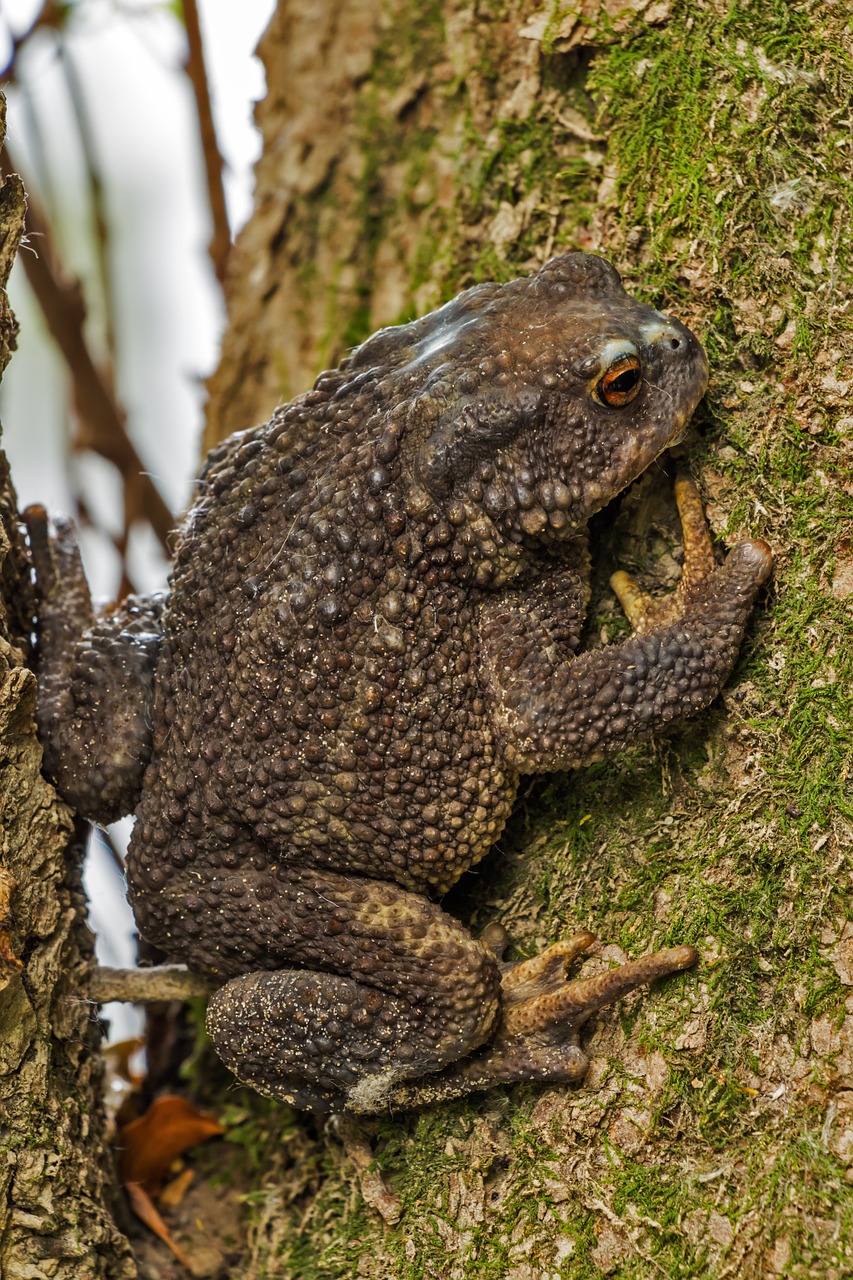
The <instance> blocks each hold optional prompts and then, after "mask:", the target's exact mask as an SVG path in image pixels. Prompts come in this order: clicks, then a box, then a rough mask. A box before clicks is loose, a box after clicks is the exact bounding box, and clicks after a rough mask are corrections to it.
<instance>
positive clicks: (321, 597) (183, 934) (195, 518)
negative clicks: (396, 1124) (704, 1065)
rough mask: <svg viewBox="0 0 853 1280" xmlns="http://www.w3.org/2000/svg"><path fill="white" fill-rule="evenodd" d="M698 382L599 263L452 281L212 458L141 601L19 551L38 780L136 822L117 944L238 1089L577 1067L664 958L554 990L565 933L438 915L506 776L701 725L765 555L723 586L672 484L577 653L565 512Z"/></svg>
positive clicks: (580, 543) (282, 1091)
mask: <svg viewBox="0 0 853 1280" xmlns="http://www.w3.org/2000/svg"><path fill="white" fill-rule="evenodd" d="M706 381H707V363H706V360H705V356H704V353H703V351H702V348H701V347H700V345H699V343H698V341H697V340H696V338H695V337H694V336H693V334H692V333H690V331H689V330H688V329H686V328H685V327H684V326H683V325H682V324H680V323H679V322H678V321H677V320H672V319H670V318H668V317H667V316H664V315H662V314H660V313H659V312H657V311H654V310H652V309H651V308H650V307H647V306H644V305H642V304H640V303H638V302H635V301H634V300H633V299H631V298H630V297H628V295H627V294H626V293H625V291H624V289H623V287H622V284H621V281H620V279H619V276H618V275H617V273H616V271H615V270H614V269H613V268H612V267H611V266H610V265H609V264H608V263H606V262H604V261H603V260H602V259H600V258H596V257H592V256H588V255H584V254H567V255H565V256H563V257H558V258H554V259H553V260H552V261H551V262H549V263H547V264H546V265H545V266H544V267H542V269H541V270H540V271H538V272H537V273H536V274H535V275H532V276H530V277H529V278H527V279H522V280H514V281H511V282H510V283H509V284H503V285H496V284H483V285H479V286H477V287H476V288H473V289H469V290H468V291H467V292H465V293H463V294H461V295H460V296H459V297H458V298H456V299H455V300H454V301H452V302H450V303H448V304H447V305H446V306H445V307H442V308H441V309H440V310H439V311H436V312H434V313H433V314H432V315H428V316H426V317H425V318H424V319H422V320H417V321H415V322H413V323H412V324H408V325H403V326H400V327H397V328H390V329H385V330H382V331H381V332H380V333H377V334H376V335H374V337H372V338H370V339H369V340H368V341H367V342H365V343H364V344H363V345H362V346H361V347H359V348H358V349H357V350H356V351H355V352H353V354H352V355H351V356H350V357H349V358H348V359H347V360H345V361H344V363H343V364H342V365H341V366H340V368H338V369H336V370H334V371H332V372H329V373H324V374H322V375H321V376H320V377H319V378H318V380H317V382H316V385H315V387H314V389H313V390H312V391H310V392H308V393H307V394H305V395H302V396H300V397H298V398H297V399H296V400H294V401H293V403H292V404H290V405H288V406H286V407H285V408H282V409H279V410H277V411H276V413H275V414H274V415H273V417H272V419H271V420H270V422H268V423H267V424H265V425H264V426H261V427H257V428H254V429H252V430H249V431H245V432H242V433H240V434H238V435H236V436H234V437H233V438H232V439H230V440H228V441H227V442H226V443H225V444H224V445H222V446H221V447H220V448H218V449H215V450H214V451H213V452H212V453H211V455H210V456H209V458H208V460H207V464H206V466H205V468H204V471H203V473H202V476H201V478H200V480H199V483H198V492H197V496H196V500H195V502H194V504H193V506H192V509H191V510H190V513H189V515H188V517H187V519H186V522H185V524H184V527H183V530H182V533H181V536H180V539H179V541H178V544H177V553H176V558H175V565H174V570H173V573H172V577H171V583H170V591H169V594H168V597H167V598H166V600H165V601H164V602H162V603H161V602H158V601H145V600H135V601H130V602H128V603H127V604H126V605H125V606H124V607H123V608H122V609H120V610H118V611H117V612H115V613H112V614H111V615H109V616H107V617H104V618H102V619H100V620H98V621H93V618H92V614H91V606H90V603H89V598H88V592H87V591H86V589H85V583H84V581H83V577H82V572H81V570H80V567H79V561H78V558H77V555H76V550H75V548H74V545H73V540H72V539H71V537H70V534H69V532H68V529H67V526H60V528H59V532H58V534H57V535H56V537H55V538H54V539H53V542H52V543H49V542H48V539H47V537H46V531H45V528H44V525H43V523H42V521H41V520H40V519H39V517H38V515H36V516H34V517H33V518H32V519H31V534H32V543H33V550H34V557H35V560H36V567H37V573H38V579H39V583H40V588H41V595H42V600H41V611H40V637H41V649H42V655H43V667H42V673H41V674H42V681H41V683H42V702H41V710H40V718H41V725H42V730H43V735H44V738H45V742H46V757H47V762H48V767H49V769H50V770H51V772H52V774H53V776H54V777H55V778H56V780H57V782H58V783H59V786H60V788H61V790H62V791H63V793H64V794H65V795H66V796H67V797H68V799H69V800H70V801H71V802H72V803H74V804H75V805H76V806H77V807H78V809H80V811H81V812H82V813H84V814H85V815H86V816H88V817H90V818H92V819H94V820H97V821H108V820H110V819H113V818H116V817H117V816H119V815H120V814H126V813H129V812H131V811H133V810H135V812H136V819H137V821H136V827H135V830H134V833H133V838H132V842H131V850H130V854H129V863H128V875H129V881H130V889H131V897H132V901H133V906H134V909H135V912H136V917H137V920H138V923H139V927H140V929H141V931H142V934H143V936H144V937H146V938H148V939H150V940H151V941H152V942H154V943H156V944H157V945H158V946H159V947H160V948H162V950H163V951H164V952H166V953H167V955H168V956H169V957H171V958H173V959H177V960H184V961H186V962H187V963H188V964H189V965H190V966H192V967H194V968H197V969H201V970H204V971H206V972H209V973H211V974H214V975H218V976H220V977H221V978H222V981H223V985H222V986H221V988H220V989H219V990H218V991H217V992H216V994H215V995H214V996H213V998H212V999H211V1001H210V1006H209V1011H208V1026H209V1028H210V1032H211V1035H212V1037H213V1041H214V1044H215V1045H216V1047H217V1049H218V1051H219V1053H220V1054H221V1056H222V1057H223V1058H224V1060H225V1061H226V1062H227V1063H228V1064H229V1066H231V1067H232V1069H233V1070H234V1072H235V1073H236V1074H237V1075H238V1076H239V1077H240V1079H241V1080H244V1081H246V1082H248V1083H250V1084H252V1085H254V1087H255V1088H257V1089H258V1090H260V1091H261V1092H262V1093H267V1094H270V1095H273V1096H275V1097H279V1098H284V1099H286V1100H287V1101H289V1102H294V1103H295V1104H296V1105H297V1106H301V1107H309V1108H318V1109H325V1108H329V1107H332V1108H338V1109H340V1108H347V1109H350V1110H352V1111H360V1112H372V1111H376V1110H380V1109H383V1108H386V1107H388V1106H403V1105H412V1104H415V1103H417V1102H419V1101H425V1100H433V1099H438V1098H442V1097H450V1096H453V1095H456V1094H461V1093H465V1092H467V1091H469V1090H471V1089H475V1088H482V1087H484V1086H488V1085H490V1084H492V1083H494V1082H497V1081H509V1080H520V1079H525V1080H550V1081H574V1080H577V1079H579V1078H580V1077H581V1076H582V1074H583V1071H584V1069H585V1065H586V1059H585V1057H584V1055H583V1053H582V1051H581V1049H580V1047H579V1045H578V1031H579V1028H580V1027H581V1026H582V1024H583V1023H584V1021H585V1020H586V1019H587V1018H588V1017H589V1015H590V1014H591V1013H592V1012H593V1011H594V1010H595V1009H598V1008H600V1007H601V1006H602V1005H603V1004H606V1003H608V1002H609V1001H612V1000H614V999H615V998H617V997H618V996H619V995H620V994H621V993H623V992H625V991H627V990H630V989H631V988H632V987H635V986H637V985H638V984H640V983H643V982H647V981H648V980H650V979H651V978H653V977H655V976H658V975H661V974H665V973H670V972H673V971H675V970H678V969H682V968H685V967H686V966H688V965H690V964H691V963H693V961H694V959H695V952H694V951H693V949H692V948H690V947H680V948H676V949H674V950H672V951H665V952H661V953H658V954H656V955H653V956H646V957H645V958H643V959H641V960H638V961H634V962H631V963H629V964H626V965H624V966H622V967H621V968H618V969H614V970H611V971H610V972H608V973H605V974H603V975H601V976H599V977H595V978H591V979H584V980H576V981H574V982H572V981H567V980H566V977H565V970H566V966H567V963H568V961H569V960H570V959H571V958H573V957H574V956H576V955H578V954H579V953H580V952H581V951H582V950H583V949H584V948H585V947H586V946H588V945H589V943H590V941H591V940H592V939H591V937H590V935H588V934H580V935H578V936H577V937H576V938H573V939H572V940H571V941H569V942H566V943H561V944H557V945H556V946H554V947H552V948H550V949H549V950H548V951H546V952H545V953H544V955H542V956H540V957H538V958H536V959H534V960H530V961H526V962H524V963H522V964H519V965H516V966H514V967H512V966H502V965H500V964H499V963H498V960H497V958H496V955H495V953H494V950H492V949H490V947H489V946H488V945H486V944H485V943H484V942H481V941H476V940H475V939H474V938H472V937H471V936H470V934H469V933H468V932H467V931H466V930H465V929H464V928H463V927H462V926H461V925H460V924H458V923H457V921H456V920H454V919H452V918H451V917H450V916H448V915H447V914H445V913H444V912H443V911H442V909H441V908H440V907H439V906H438V905H437V904H436V902H435V900H434V899H435V897H436V896H438V895H440V894H442V893H443V892H444V891H445V890H447V889H448V888H449V887H450V885H452V884H453V883H454V882H455V881H456V880H457V879H458V877H459V876H460V875H461V874H462V872H463V871H465V870H466V869H467V868H469V867H471V866H472V865H473V864H474V863H476V862H477V861H478V860H479V859H480V858H482V857H483V855H484V854H485V853H486V851H487V850H488V849H489V847H490V846H491V845H492V844H493V842H494V841H495V839H496V838H497V837H498V835H499V834H500V832H501V830H502V828H503V826H504V823H505V821H506V818H507V815H508V813H509V811H510V806H511V805H512V802H513V798H514V796H515V793H516V788H517V785H518V781H519V777H520V775H521V774H524V773H531V772H539V771H543V770H554V769H565V768H571V767H574V766H575V765H579V764H582V763H584V762H587V761H591V760H597V759H601V758H602V757H603V756H606V755H608V754H611V753H614V752H616V751H618V750H619V749H620V748H622V747H623V746H625V745H627V744H629V743H632V742H635V741H636V740H638V739H639V738H642V737H644V736H646V735H648V734H650V733H651V732H653V731H654V730H655V729H657V728H659V727H660V726H662V725H665V724H667V723H669V722H670V721H672V720H674V719H677V718H679V717H683V716H686V715H689V714H690V713H691V712H694V711H696V710H697V709H699V708H701V707H704V706H706V705H707V704H708V703H709V702H710V701H711V699H712V698H713V697H714V696H715V694H716V693H717V691H718V690H719V688H720V686H721V684H722V683H723V681H724V680H725V679H726V677H727V675H728V673H729V671H730V670H731V667H732V664H733V662H734V660H735V656H736V654H737V651H738V646H739V644H740V641H741V636H742V633H743V628H744V624H745V621H746V618H747V616H748V614H749V612H750V608H751V606H752V602H753V600H754V597H755V594H756V590H757V588H758V586H759V584H760V583H762V582H763V581H764V580H765V579H766V577H767V576H768V574H769V572H770V567H771V556H770V552H769V550H768V548H767V547H766V546H765V544H763V543H761V542H742V543H740V544H739V545H738V546H737V547H735V549H734V550H733V551H732V552H731V553H730V554H729V556H728V558H727V559H726V561H725V563H724V564H723V565H722V566H717V564H716V562H715V560H714V557H713V554H712V551H711V546H710V540H709V537H708V533H707V530H706V527H705V523H704V518H703V515H702V511H701V507H700V505H699V501H698V497H697V495H696V491H695V489H694V488H693V486H692V485H691V484H690V482H689V481H687V480H680V481H679V482H678V483H677V485H676V497H677V500H678V505H679V510H680V513H681V518H682V524H683V528H684V543H685V568H684V575H683V579H682V582H681V584H680V586H679V588H678V590H677V591H675V592H674V593H673V595H672V596H671V597H669V598H668V599H666V600H654V601H653V600H650V599H648V598H647V597H645V596H643V595H642V593H640V592H639V590H638V589H637V587H636V586H635V584H634V583H633V582H632V581H631V580H630V579H628V578H627V577H626V576H625V575H624V574H622V575H616V577H615V579H614V585H615V587H616V589H617V592H618V594H619V597H620V599H621V601H622V603H623V605H624V607H625V609H626V612H627V614H628V616H629V618H630V620H631V621H632V623H633V624H634V625H635V627H636V631H635V633H634V634H633V635H632V636H631V638H630V639H627V640H625V641H624V642H623V643H620V644H616V645H612V646H610V647H608V648H604V649H600V650H595V651H591V652H587V653H583V654H580V655H579V656H576V651H577V649H578V647H579V642H580V629H581V625H582V621H583V616H584V609H585V606H586V602H587V598H588V556H587V549H586V535H585V529H586V524H587V521H588V520H589V518H590V516H592V515H593V514H594V513H595V512H596V511H598V510H599V509H600V508H601V507H603V506H604V505H605V504H606V503H607V502H608V501H609V500H610V499H611V498H612V497H614V495H616V494H618V493H619V492H620V491H621V490H622V489H624V487H625V486H626V485H628V484H629V483H630V482H631V481H632V480H634V478H635V477H636V476H638V475H639V474H640V473H641V472H642V471H643V470H644V469H645V468H646V467H648V466H649V464H650V463H651V462H652V461H653V460H654V459H655V458H657V457H658V455H659V454H660V453H661V452H662V450H664V449H666V448H667V446H668V445H671V444H672V443H673V442H674V441H676V440H677V439H678V438H679V436H680V435H681V433H682V431H683V428H684V426H685V423H686V422H687V420H688V418H689V416H690V414H691V413H692V412H693V409H694V408H695V406H696V404H697V402H698V400H699V398H700V397H701V395H702V393H703V392H704V389H705V386H706Z"/></svg>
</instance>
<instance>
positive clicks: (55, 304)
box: [0, 153, 175, 549]
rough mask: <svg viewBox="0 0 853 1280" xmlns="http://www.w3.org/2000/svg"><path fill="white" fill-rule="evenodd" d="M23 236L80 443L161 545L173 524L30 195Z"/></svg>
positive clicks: (1, 160)
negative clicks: (102, 463)
mask: <svg viewBox="0 0 853 1280" xmlns="http://www.w3.org/2000/svg"><path fill="white" fill-rule="evenodd" d="M13 172H14V169H13V168H12V166H11V165H10V164H9V161H8V153H4V154H0V173H2V174H3V175H10V174H12V173H13ZM27 236H28V239H29V246H28V247H29V248H30V250H34V252H28V253H27V252H25V253H22V254H21V255H20V258H21V262H22V264H23V267H24V270H25V271H26V273H27V279H28V280H29V282H30V286H31V287H32V290H33V293H34V294H35V295H36V299H37V301H38V304H39V306H40V307H41V310H42V313H43V315H44V318H45V321H46V322H47V327H48V329H49V330H50V332H51V335H52V336H53V338H54V340H55V342H56V344H57V346H58V347H59V349H60V351H61V352H62V355H63V357H64V359H65V363H66V364H67V366H68V371H69V373H70V376H71V385H72V388H73V393H74V402H75V407H76V410H77V415H78V418H79V421H80V427H81V430H80V443H81V444H82V445H83V446H84V447H85V448H89V449H92V450H93V451H94V452H95V453H98V454H100V456H101V457H102V458H106V459H107V461H108V462H111V463H112V464H113V465H114V466H115V467H116V468H117V470H118V472H119V474H120V476H121V478H122V482H123V485H124V507H125V523H126V526H128V527H129V526H130V525H131V524H132V523H133V522H134V521H135V520H139V519H146V520H148V521H150V523H151V526H152V528H153V529H154V532H155V533H156V535H157V538H158V539H159V541H160V543H161V545H162V546H163V547H164V548H166V549H168V546H167V539H168V537H169V534H170V532H171V531H172V529H173V528H174V524H175V521H174V517H173V516H172V513H171V511H170V510H169V508H168V507H167V505H166V503H165V502H164V500H163V498H162V497H161V495H160V493H159V491H158V489H157V488H156V486H155V484H154V483H153V481H152V480H151V477H150V476H149V475H148V474H147V473H146V472H145V471H144V470H143V464H142V459H141V458H140V457H139V454H138V453H137V452H136V449H135V447H134V445H133V443H132V441H131V439H130V437H129V435H128V434H127V427H126V425H125V414H124V411H123V410H122V409H121V407H120V406H119V404H118V401H117V400H116V397H115V393H114V391H113V388H112V386H111V385H110V382H109V380H108V379H107V377H106V376H105V375H104V373H103V372H102V371H101V370H99V369H98V367H97V365H96V364H95V361H94V359H93V357H92V354H91V352H90V350H89V347H88V344H87V342H86V337H85V332H84V323H85V319H86V306H85V303H84V301H83V295H82V292H81V290H80V285H79V283H78V282H77V281H76V280H74V281H72V280H69V279H68V277H67V276H66V274H65V273H64V271H63V270H62V267H61V266H60V263H59V260H58V256H57V253H56V248H55V245H54V243H53V237H52V235H51V232H50V228H49V226H48V223H47V219H46V218H45V217H44V215H43V214H42V212H41V210H40V209H39V208H38V206H37V204H36V203H35V202H34V200H33V199H32V197H30V198H29V205H28V209H27Z"/></svg>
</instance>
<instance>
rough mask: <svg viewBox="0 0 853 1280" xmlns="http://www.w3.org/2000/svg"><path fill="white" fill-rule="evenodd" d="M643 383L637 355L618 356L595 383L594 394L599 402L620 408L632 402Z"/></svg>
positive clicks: (613, 407)
mask: <svg viewBox="0 0 853 1280" xmlns="http://www.w3.org/2000/svg"><path fill="white" fill-rule="evenodd" d="M642 385H643V375H642V374H641V372H640V362H639V360H638V359H637V357H636V356H629V355H623V356H617V357H616V359H615V360H613V361H612V362H611V364H610V365H609V366H608V368H607V369H606V370H605V372H604V373H603V374H602V375H601V377H600V378H599V380H598V382H597V383H596V384H595V390H594V392H593V395H594V396H595V398H596V400H598V402H599V404H607V405H610V407H611V408H612V409H619V408H621V407H622V405H623V404H630V402H631V401H632V400H633V399H634V396H635V395H636V394H637V392H638V391H639V390H640V387H641V386H642Z"/></svg>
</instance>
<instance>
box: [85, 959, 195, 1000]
mask: <svg viewBox="0 0 853 1280" xmlns="http://www.w3.org/2000/svg"><path fill="white" fill-rule="evenodd" d="M216 985H217V984H216V983H215V982H213V981H211V980H210V979H209V978H205V977H203V976H202V975H201V974H199V973H191V972H190V970H189V969H187V967H186V966H185V965H182V964H159V965H155V966H154V967H153V968H151V969H107V968H105V967H104V966H102V965H96V966H95V968H94V969H93V970H92V981H91V985H90V988H89V992H90V995H91V997H92V999H93V1000H94V1001H95V1002H96V1003H97V1004H107V1003H108V1002H109V1001H111V1000H120V1001H122V1002H123V1003H139V1004H151V1003H154V1002H156V1001H160V1000H191V999H192V998H193V997H194V996H209V995H210V994H211V992H212V991H214V990H215V989H216Z"/></svg>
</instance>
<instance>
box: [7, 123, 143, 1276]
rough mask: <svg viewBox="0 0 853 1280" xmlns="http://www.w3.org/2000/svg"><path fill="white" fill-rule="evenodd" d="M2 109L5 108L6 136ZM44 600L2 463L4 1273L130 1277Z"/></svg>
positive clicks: (18, 204)
mask: <svg viewBox="0 0 853 1280" xmlns="http://www.w3.org/2000/svg"><path fill="white" fill-rule="evenodd" d="M4 125H5V103H4V102H3V101H2V98H0V139H2V136H3V132H4ZM24 207H25V201H24V194H23V189H22V187H21V184H20V182H19V180H18V179H17V178H16V177H15V176H14V175H12V176H7V177H6V178H5V179H4V180H3V182H2V186H0V370H2V368H3V367H5V365H6V363H7V361H8V359H9V356H10V355H11V353H12V351H13V350H14V346H15V335H16V324H15V320H14V316H13V315H12V313H11V311H10V309H9V306H8V301H7V298H6V293H5V287H4V286H5V284H6V280H7V279H8V275H9V271H10V269H11V265H12V261H13V259H14V255H15V251H16V249H17V246H18V243H19V240H20V236H21V232H22V230H23V219H24ZM32 610H33V600H32V592H31V587H30V574H29V564H28V558H27V551H26V547H25V545H24V542H23V539H22V537H21V534H20V526H19V523H18V515H17V508H16V501H15V493H14V490H13V488H12V484H11V480H10V477H9V469H8V465H7V462H6V458H5V455H3V454H2V452H0V882H1V883H2V886H3V887H4V889H5V891H6V892H5V895H0V896H5V897H6V899H7V909H6V910H5V911H0V915H2V917H3V918H2V919H0V952H2V959H0V1275H2V1276H3V1277H4V1278H5V1280H41V1278H42V1277H45V1278H47V1277H50V1280H66V1277H67V1280H72V1278H74V1280H80V1278H81V1277H85V1278H86V1280H101V1278H102V1277H103V1280H131V1277H133V1276H135V1275H136V1274H137V1273H136V1268H135V1266H134V1264H133V1262H132V1259H131V1256H130V1250H129V1246H128V1244H127V1242H126V1240H125V1239H124V1236H123V1235H122V1233H121V1231H120V1230H119V1229H118V1227H117V1226H116V1225H115V1222H114V1219H113V1205H112V1203H111V1202H112V1199H113V1193H114V1185H115V1184H114V1177H113V1172H112V1162H111V1155H110V1153H109V1152H108V1150H107V1148H106V1146H105V1142H104V1119H103V1111H102V1107H101V1083H102V1081H101V1077H102V1068H101V1063H100V1059H99V1055H98V1047H99V1032H98V1023H97V1019H96V1018H94V1017H93V1009H92V1006H91V1004H90V1003H89V1001H88V999H87V992H86V984H87V978H88V973H89V969H90V965H91V959H92V940H91V935H90V933H89V931H88V928H87V926H86V924H85V921H84V916H85V903H84V900H83V896H82V891H81V887H80V866H81V859H82V854H83V844H84V839H85V831H84V829H83V828H82V827H75V825H74V824H73V823H72V820H71V815H70V813H69V811H68V809H67V808H66V807H65V806H64V805H63V804H62V803H61V802H60V801H59V799H58V798H57V796H56V793H55V792H54V790H53V788H52V787H51V786H50V785H49V784H48V783H47V782H46V781H45V780H44V778H43V777H42V776H41V773H40V767H41V748H40V746H39V744H38V742H37V740H36V727H35V694H36V683H35V678H34V676H33V674H32V671H30V670H29V668H28V666H27V658H28V648H29V633H30V629H31V624H30V619H31V617H32Z"/></svg>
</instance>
